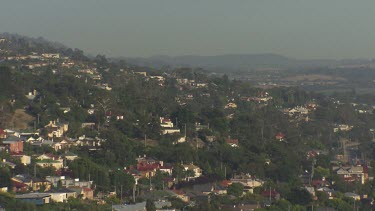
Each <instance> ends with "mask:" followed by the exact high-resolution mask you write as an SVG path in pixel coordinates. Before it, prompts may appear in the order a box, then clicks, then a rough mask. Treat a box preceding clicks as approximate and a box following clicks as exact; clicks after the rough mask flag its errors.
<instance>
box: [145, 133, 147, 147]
mask: <svg viewBox="0 0 375 211" xmlns="http://www.w3.org/2000/svg"><path fill="white" fill-rule="evenodd" d="M146 146H147V135H146V134H145V147H146Z"/></svg>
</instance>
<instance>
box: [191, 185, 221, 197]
mask: <svg viewBox="0 0 375 211" xmlns="http://www.w3.org/2000/svg"><path fill="white" fill-rule="evenodd" d="M193 190H194V191H195V192H198V193H199V194H204V195H209V194H211V193H215V194H220V195H221V194H227V188H226V187H223V186H221V185H220V184H216V183H207V184H196V185H194V186H193Z"/></svg>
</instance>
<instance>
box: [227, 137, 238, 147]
mask: <svg viewBox="0 0 375 211" xmlns="http://www.w3.org/2000/svg"><path fill="white" fill-rule="evenodd" d="M225 141H226V142H227V144H236V145H238V139H230V138H228V139H227V140H225Z"/></svg>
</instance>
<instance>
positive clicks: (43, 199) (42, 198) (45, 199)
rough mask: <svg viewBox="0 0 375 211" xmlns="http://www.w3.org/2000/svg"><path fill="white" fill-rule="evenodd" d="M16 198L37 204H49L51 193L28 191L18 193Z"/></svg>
mask: <svg viewBox="0 0 375 211" xmlns="http://www.w3.org/2000/svg"><path fill="white" fill-rule="evenodd" d="M15 198H16V199H17V200H20V201H23V202H28V203H33V204H36V205H43V204H49V203H50V202H51V195H50V194H48V193H26V194H20V195H16V196H15Z"/></svg>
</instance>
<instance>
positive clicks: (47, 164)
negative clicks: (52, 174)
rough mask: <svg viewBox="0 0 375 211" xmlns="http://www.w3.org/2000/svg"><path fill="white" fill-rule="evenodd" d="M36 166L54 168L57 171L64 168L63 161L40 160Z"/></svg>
mask: <svg viewBox="0 0 375 211" xmlns="http://www.w3.org/2000/svg"><path fill="white" fill-rule="evenodd" d="M36 165H38V166H40V167H42V168H46V167H53V168H55V169H60V168H62V167H64V165H63V161H62V160H38V161H37V162H36Z"/></svg>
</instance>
